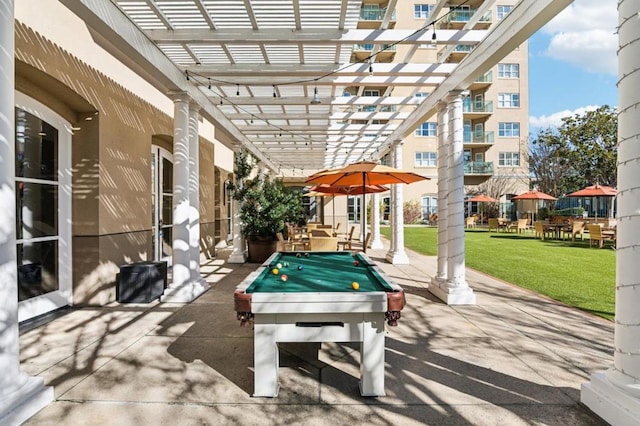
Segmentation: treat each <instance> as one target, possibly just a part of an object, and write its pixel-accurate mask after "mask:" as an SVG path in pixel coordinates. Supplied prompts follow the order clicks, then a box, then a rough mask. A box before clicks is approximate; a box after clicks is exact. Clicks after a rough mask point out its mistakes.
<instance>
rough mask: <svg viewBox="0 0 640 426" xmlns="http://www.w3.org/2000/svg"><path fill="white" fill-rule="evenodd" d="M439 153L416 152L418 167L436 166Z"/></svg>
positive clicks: (416, 164)
mask: <svg viewBox="0 0 640 426" xmlns="http://www.w3.org/2000/svg"><path fill="white" fill-rule="evenodd" d="M437 159H438V154H437V153H435V152H416V161H415V166H416V167H436V166H437V165H438V160H437Z"/></svg>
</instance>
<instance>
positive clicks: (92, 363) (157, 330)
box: [20, 250, 613, 426]
mask: <svg viewBox="0 0 640 426" xmlns="http://www.w3.org/2000/svg"><path fill="white" fill-rule="evenodd" d="M385 253H386V250H369V255H370V256H371V257H372V258H373V259H375V260H378V261H379V263H380V266H381V267H382V268H383V269H384V270H385V271H386V272H387V274H388V275H390V276H391V277H392V278H393V279H395V280H396V281H397V282H398V283H399V284H400V285H401V286H403V288H404V289H405V292H406V294H407V302H408V306H407V307H406V308H405V309H404V311H403V312H402V318H401V320H400V322H399V326H398V327H389V328H388V329H387V336H386V370H385V371H386V383H385V386H386V391H387V395H386V396H385V397H378V398H366V397H361V396H360V395H359V391H358V377H359V362H358V360H359V353H358V346H357V345H356V344H323V345H322V347H321V349H320V351H319V352H316V351H315V350H313V349H314V348H313V345H297V346H294V345H282V347H281V350H280V353H281V357H280V358H281V359H280V370H279V377H280V384H281V388H280V394H279V396H278V397H277V398H253V397H252V396H251V393H252V391H253V332H252V329H251V328H242V327H240V325H239V322H238V321H237V320H236V318H235V312H234V311H233V291H234V289H235V287H236V285H237V284H238V283H240V282H241V281H242V279H243V278H244V277H245V276H246V275H247V274H249V273H250V272H251V271H253V270H255V268H256V267H257V266H258V265H256V264H244V265H234V264H228V263H226V262H225V259H226V254H228V253H225V251H220V252H219V258H217V259H211V260H208V261H206V262H204V263H203V265H202V275H203V276H204V277H205V278H206V279H207V281H208V282H209V283H210V284H211V289H209V290H208V291H207V292H206V293H205V294H203V295H202V296H201V297H200V298H198V299H196V300H195V301H193V302H192V303H189V304H168V303H158V302H154V303H151V304H117V303H114V304H111V305H109V306H105V307H85V308H80V309H72V310H69V312H67V313H66V314H64V315H61V316H59V317H58V318H56V319H54V320H52V321H50V322H47V323H45V324H43V325H40V326H37V327H34V328H31V329H29V330H23V331H22V333H21V336H20V343H21V354H20V355H21V359H22V368H23V369H24V370H25V371H26V372H27V373H29V374H31V375H36V376H40V377H43V378H44V380H45V382H46V384H48V385H50V386H54V389H55V401H54V402H52V403H51V404H49V405H48V406H47V407H46V408H45V409H43V410H42V411H41V412H39V413H38V414H37V415H36V416H34V417H32V418H31V420H30V421H29V422H27V424H31V425H67V424H68V425H84V424H91V425H163V424H168V425H209V424H210V425H226V424H230V425H273V424H287V425H290V424H305V425H306V426H311V425H334V426H335V425H357V424H367V425H412V424H428V425H509V426H514V425H532V424H535V425H563V426H567V425H601V424H605V423H603V422H602V421H601V420H600V419H599V418H598V417H597V416H595V415H594V414H592V413H590V412H589V411H588V410H587V409H586V408H584V407H583V406H581V405H580V404H579V399H580V386H581V385H582V384H583V383H585V382H588V381H589V380H590V374H591V373H593V372H595V371H600V370H603V369H606V368H608V367H609V366H611V365H612V364H613V323H611V322H608V321H606V320H603V319H600V318H597V317H594V316H592V315H589V314H586V313H583V312H580V311H577V310H575V309H573V308H569V307H566V306H563V305H561V304H558V303H556V302H554V301H552V300H549V299H547V298H545V297H541V296H538V295H536V294H533V293H531V292H528V291H525V290H522V289H519V288H517V287H515V286H513V285H511V284H509V283H505V282H501V281H499V280H495V279H493V278H491V277H488V276H486V275H484V274H481V273H478V272H475V271H473V270H469V269H468V270H467V281H468V282H469V284H470V285H471V287H472V288H473V289H474V290H475V292H476V294H477V300H478V303H477V305H475V306H455V307H452V306H446V305H444V304H443V303H441V302H440V301H438V300H436V299H435V298H434V297H433V296H431V294H430V293H429V292H428V290H427V287H428V283H429V282H430V280H431V277H432V276H433V275H434V273H435V271H436V259H435V258H434V257H426V256H421V255H418V254H416V253H413V252H410V251H408V254H409V257H410V259H411V264H410V265H398V266H394V265H390V264H388V263H386V262H385V261H384V255H385Z"/></svg>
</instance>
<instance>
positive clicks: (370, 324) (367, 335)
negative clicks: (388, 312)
mask: <svg viewBox="0 0 640 426" xmlns="http://www.w3.org/2000/svg"><path fill="white" fill-rule="evenodd" d="M360 394H361V395H362V396H384V395H385V392H384V313H381V312H375V313H365V314H364V322H363V339H362V343H361V344H360Z"/></svg>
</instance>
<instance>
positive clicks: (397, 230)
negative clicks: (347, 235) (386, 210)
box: [386, 141, 409, 265]
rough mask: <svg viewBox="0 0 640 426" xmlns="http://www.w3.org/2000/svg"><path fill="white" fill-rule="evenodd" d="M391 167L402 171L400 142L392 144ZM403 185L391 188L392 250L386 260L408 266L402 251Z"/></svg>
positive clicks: (407, 259)
mask: <svg viewBox="0 0 640 426" xmlns="http://www.w3.org/2000/svg"><path fill="white" fill-rule="evenodd" d="M391 149H392V150H393V167H395V168H396V169H401V170H402V141H396V143H395V144H393V146H392V148H391ZM402 185H404V184H402V183H397V184H395V185H392V186H391V204H392V209H393V210H392V213H391V233H392V238H393V249H392V250H389V252H388V253H387V256H386V259H387V260H388V261H389V262H390V263H392V264H394V265H408V264H409V257H408V256H407V253H406V252H405V251H404V212H403V208H402V207H403V206H402V204H403V202H402V189H403V186H402Z"/></svg>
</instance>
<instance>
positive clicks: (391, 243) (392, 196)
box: [385, 148, 396, 257]
mask: <svg viewBox="0 0 640 426" xmlns="http://www.w3.org/2000/svg"><path fill="white" fill-rule="evenodd" d="M395 156H396V151H395V150H394V149H393V148H392V149H391V150H390V151H389V158H390V160H391V164H392V165H393V164H395V162H396V160H395ZM394 187H395V185H391V190H390V191H389V195H390V197H389V226H390V228H391V235H390V238H389V251H387V256H389V254H390V253H393V252H394V250H395V247H396V233H395V232H394V229H395V222H394V219H393V218H394V216H395V215H396V211H395V208H394V207H393V206H394V204H393V203H394V201H393V200H394V199H395V192H394ZM385 257H386V256H385Z"/></svg>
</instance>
